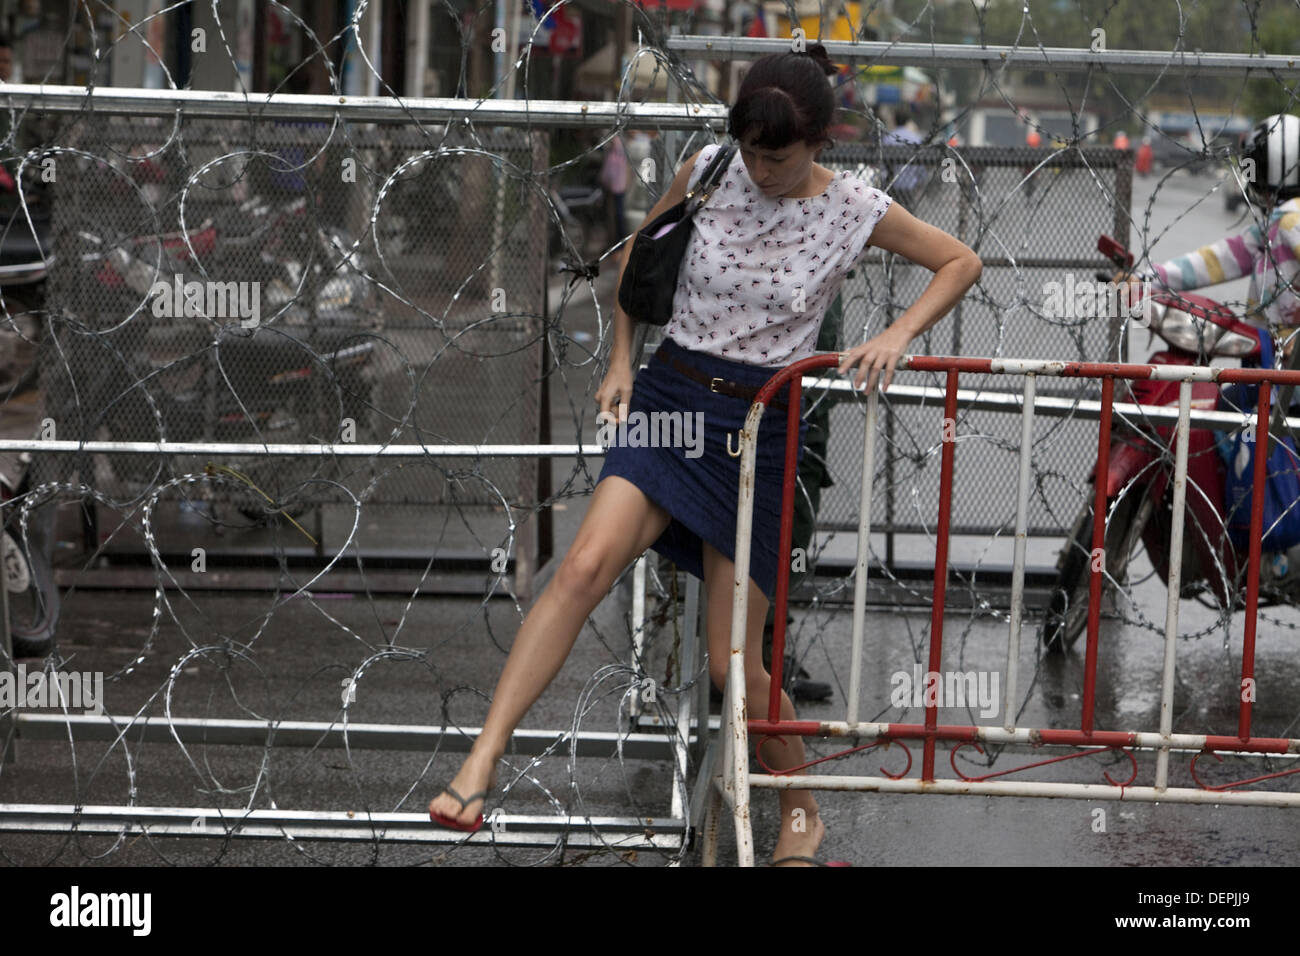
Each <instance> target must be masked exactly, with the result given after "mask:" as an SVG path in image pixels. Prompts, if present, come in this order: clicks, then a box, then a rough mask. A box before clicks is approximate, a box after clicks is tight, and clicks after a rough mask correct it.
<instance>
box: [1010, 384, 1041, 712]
mask: <svg viewBox="0 0 1300 956" xmlns="http://www.w3.org/2000/svg"><path fill="white" fill-rule="evenodd" d="M1035 388H1036V381H1035V377H1034V374H1033V373H1032V372H1031V373H1030V374H1028V375H1026V376H1025V408H1024V411H1023V412H1021V415H1020V482H1019V484H1018V485H1017V486H1016V544H1015V557H1014V558H1013V563H1012V566H1011V624H1010V626H1009V628H1008V633H1007V682H1006V688H1005V689H1004V691H1003V695H1002V726H1003V727H1005V728H1006V729H1007V730H1010V729H1012V727H1014V726H1015V714H1014V713H1013V711H1014V709H1015V702H1016V678H1017V677H1018V676H1019V663H1020V626H1021V621H1022V620H1023V618H1024V613H1025V546H1026V534H1027V528H1028V526H1029V475H1030V461H1031V458H1032V449H1033V443H1034V389H1035Z"/></svg>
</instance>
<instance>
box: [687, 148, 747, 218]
mask: <svg viewBox="0 0 1300 956" xmlns="http://www.w3.org/2000/svg"><path fill="white" fill-rule="evenodd" d="M735 152H736V147H735V146H723V147H721V148H719V149H718V151H717V152H716V153H714V154H713V159H711V160H710V161H709V165H708V166H706V167H705V168H704V172H703V174H702V175H701V176H700V178H699V180H698V181H697V182H696V183H695V187H694V188H693V189H691V190H690V191H689V192H687V193H686V200H687V202H688V203H691V202H692V201H693V200H694V199H695V196H696V194H697V193H700V191H701V190H703V194H702V195H700V198H699V200H698V201H695V202H694V204H693V205H691V206H690V209H691V212H692V213H693V212H694V211H695V210H696V209H699V208H700V206H703V205H704V204H705V203H706V202H707V201H708V199H709V196H711V195H713V190H714V189H715V188H716V187H717V185H718V182H719V181H720V180H721V179H722V176H723V174H724V173H726V171H727V168H728V167H729V166H730V165H731V157H732V155H733V154H734V153H735Z"/></svg>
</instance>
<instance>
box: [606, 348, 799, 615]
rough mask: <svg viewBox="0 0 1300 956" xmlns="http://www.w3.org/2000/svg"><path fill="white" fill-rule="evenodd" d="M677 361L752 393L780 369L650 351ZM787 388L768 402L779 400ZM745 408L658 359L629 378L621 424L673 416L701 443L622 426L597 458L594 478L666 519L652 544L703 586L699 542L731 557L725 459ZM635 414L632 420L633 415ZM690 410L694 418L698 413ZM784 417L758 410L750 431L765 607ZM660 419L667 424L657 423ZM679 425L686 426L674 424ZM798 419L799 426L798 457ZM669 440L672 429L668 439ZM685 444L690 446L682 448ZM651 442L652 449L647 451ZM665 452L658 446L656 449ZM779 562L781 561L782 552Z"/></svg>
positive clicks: (754, 553) (734, 485) (733, 491)
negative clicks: (625, 488) (618, 482)
mask: <svg viewBox="0 0 1300 956" xmlns="http://www.w3.org/2000/svg"><path fill="white" fill-rule="evenodd" d="M658 354H663V355H668V356H672V357H674V358H676V359H677V360H678V361H680V362H683V363H685V364H688V365H690V366H692V367H694V368H695V369H697V370H698V371H700V372H702V373H704V374H705V375H707V376H709V377H710V378H713V377H715V376H716V377H718V378H723V379H726V380H728V381H731V382H735V383H736V384H738V385H743V386H746V387H749V388H757V387H758V386H760V385H763V384H764V383H765V382H767V381H768V379H770V378H771V377H772V376H773V375H775V374H776V373H777V372H778V371H779V369H775V368H768V367H764V366H758V365H749V364H746V363H744V362H733V361H731V360H730V359H724V358H718V357H716V356H713V355H709V354H707V353H703V352H695V351H691V350H689V349H684V348H682V347H681V346H680V345H678V344H677V343H676V342H674V341H672V340H671V339H666V340H665V341H664V343H663V344H662V345H661V346H660V347H659V353H658ZM788 399H789V386H786V387H783V388H782V389H781V390H780V391H779V392H777V394H776V396H775V400H777V401H781V402H786V401H787V400H788ZM750 405H751V403H750V402H749V401H747V400H745V399H742V398H734V397H732V396H730V395H723V394H720V393H718V392H714V391H711V390H710V389H709V388H708V387H707V386H706V385H704V384H702V383H700V382H696V381H694V380H692V379H690V378H687V377H686V376H685V375H682V374H681V373H680V372H678V371H677V370H676V369H675V368H673V367H672V366H670V365H668V364H667V363H665V362H661V361H659V359H658V358H653V359H651V361H650V363H649V364H648V365H647V366H646V367H645V368H643V369H641V370H640V371H638V372H637V375H636V380H635V381H634V383H633V386H632V396H631V399H630V400H629V402H628V424H629V425H631V424H634V423H635V422H637V421H638V420H639V421H641V422H648V421H651V420H653V419H650V418H648V416H649V415H651V414H652V413H654V412H669V413H671V412H681V413H683V416H684V415H687V414H689V415H690V416H691V423H692V426H694V425H696V424H698V425H702V436H701V435H697V434H696V433H695V430H694V427H692V429H690V430H689V431H688V430H687V429H685V428H684V427H683V428H682V429H681V432H680V433H681V435H682V437H683V440H682V441H675V440H674V441H666V440H665V441H658V442H656V441H655V437H653V436H659V437H662V435H663V434H664V431H665V430H664V429H663V428H662V427H660V428H659V429H658V430H657V431H656V430H654V429H647V431H648V432H649V434H648V435H647V434H642V435H641V436H638V435H637V434H636V432H635V431H634V430H632V429H628V430H627V431H626V433H625V434H624V435H623V436H622V439H623V440H622V441H620V440H618V439H617V438H616V439H615V441H614V442H612V443H611V444H610V447H609V450H608V451H607V452H606V454H605V464H604V467H603V468H601V471H600V478H599V479H597V481H598V482H599V481H601V480H603V479H605V478H607V477H609V476H610V475H618V476H619V477H620V478H624V479H626V480H627V481H630V482H632V484H634V485H636V486H637V487H638V488H640V489H641V491H642V492H643V493H644V494H645V496H646V497H647V498H649V499H650V500H651V501H653V502H654V503H655V504H657V505H659V506H660V507H661V508H663V509H664V510H665V511H667V512H668V513H669V514H670V515H672V521H671V522H670V523H669V525H668V527H667V528H666V529H665V530H664V533H663V534H662V535H660V537H659V539H658V540H657V541H655V543H654V545H653V546H652V547H653V548H654V550H655V551H657V552H658V553H659V554H661V555H663V556H664V557H666V558H668V559H669V560H671V561H673V562H674V563H675V564H676V565H677V566H678V567H680V568H682V569H683V570H685V571H688V572H689V573H691V574H693V575H695V576H696V577H697V578H700V579H701V580H703V578H704V553H703V545H702V542H705V541H707V542H708V543H709V544H711V545H712V546H713V547H714V548H716V549H717V550H718V552H719V553H721V554H723V555H725V556H726V557H727V559H728V560H731V561H735V559H736V505H737V498H738V495H739V492H740V458H739V457H736V458H732V457H731V456H730V455H729V454H727V435H728V434H730V435H731V444H732V448H737V446H738V444H739V438H740V430H741V429H742V428H743V427H744V424H745V416H746V414H748V412H749V409H750ZM638 412H639V413H642V414H641V415H639V416H637V418H633V416H634V415H637V413H638ZM696 413H700V414H699V415H697V414H696ZM786 415H787V413H786V410H785V409H774V408H772V406H771V405H769V406H768V407H767V409H766V410H765V411H764V412H763V419H762V422H761V423H760V425H759V429H758V455H757V460H756V468H755V487H754V533H753V539H752V541H751V544H750V548H749V576H750V578H751V579H752V580H753V581H754V583H755V584H757V585H758V586H759V588H760V589H761V590H762V592H763V594H764V595H765V596H766V597H767V599H768V600H769V601H771V600H773V599H774V597H775V595H776V570H777V561H778V556H777V547H778V544H779V541H780V533H781V483H782V477H783V475H784V473H785V441H786V421H787V418H786ZM657 421H659V422H661V423H662V422H664V421H667V419H666V417H664V416H661V417H660V418H659V419H657ZM682 424H683V426H684V425H685V419H684V418H683V419H682ZM807 430H808V424H807V422H805V421H803V420H802V419H801V420H800V423H799V456H800V457H801V458H802V456H803V441H804V437H805V435H806V433H807ZM674 434H676V432H674ZM686 438H689V439H690V442H689V443H688V442H687V441H685V439H686ZM656 444H657V445H658V447H656ZM665 446H666V447H665ZM785 560H787V561H789V560H790V557H789V556H788V555H787V556H786V557H785Z"/></svg>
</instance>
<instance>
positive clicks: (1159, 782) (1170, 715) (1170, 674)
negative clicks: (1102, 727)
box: [1156, 382, 1192, 790]
mask: <svg viewBox="0 0 1300 956" xmlns="http://www.w3.org/2000/svg"><path fill="white" fill-rule="evenodd" d="M1191 413H1192V383H1191V382H1183V384H1182V385H1180V386H1179V387H1178V429H1177V431H1176V432H1175V434H1176V435H1177V436H1178V437H1177V440H1176V446H1175V451H1174V501H1173V505H1172V507H1173V515H1172V518H1173V521H1172V525H1173V527H1172V529H1171V530H1170V532H1169V578H1168V586H1167V592H1168V597H1167V599H1166V603H1165V667H1164V677H1163V679H1162V681H1161V685H1160V736H1161V737H1163V738H1164V740H1165V743H1164V744H1163V745H1162V746H1161V748H1160V752H1159V753H1158V754H1157V755H1156V789H1157V790H1164V789H1165V788H1166V787H1167V786H1168V785H1169V743H1168V741H1169V735H1170V733H1172V731H1173V721H1174V659H1175V657H1176V656H1177V653H1178V599H1179V596H1180V592H1181V590H1182V576H1183V524H1184V522H1185V519H1186V505H1187V444H1188V437H1189V435H1190V432H1191V425H1190V420H1191Z"/></svg>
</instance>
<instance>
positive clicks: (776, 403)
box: [654, 351, 788, 411]
mask: <svg viewBox="0 0 1300 956" xmlns="http://www.w3.org/2000/svg"><path fill="white" fill-rule="evenodd" d="M654 357H655V358H657V359H658V360H659V361H661V362H665V363H667V364H668V365H670V366H672V367H673V368H675V369H676V370H677V371H679V372H681V373H682V374H683V375H685V376H686V377H687V378H689V379H692V380H694V381H696V382H699V383H700V384H701V385H704V386H706V387H707V388H708V389H709V391H711V392H718V393H719V394H721V395H730V396H731V397H732V398H743V399H744V400H745V401H747V402H752V401H753V400H754V396H755V395H757V394H758V392H759V389H758V388H747V387H746V386H744V385H738V384H737V383H735V382H731V381H728V380H727V379H725V378H718V377H716V376H709V375H705V374H704V373H703V372H701V371H700V370H699V369H697V368H694V367H693V366H690V365H687V364H686V363H685V362H681V361H678V360H677V359H675V358H669V357H668V356H667V355H665V354H664V353H663V352H658V351H657V352H655V355H654ZM760 387H761V386H760ZM786 387H788V386H786ZM767 407H768V408H771V409H774V410H780V411H785V409H786V407H787V405H786V403H785V402H783V401H781V400H780V399H777V398H774V399H772V401H770V402H768V403H767Z"/></svg>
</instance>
